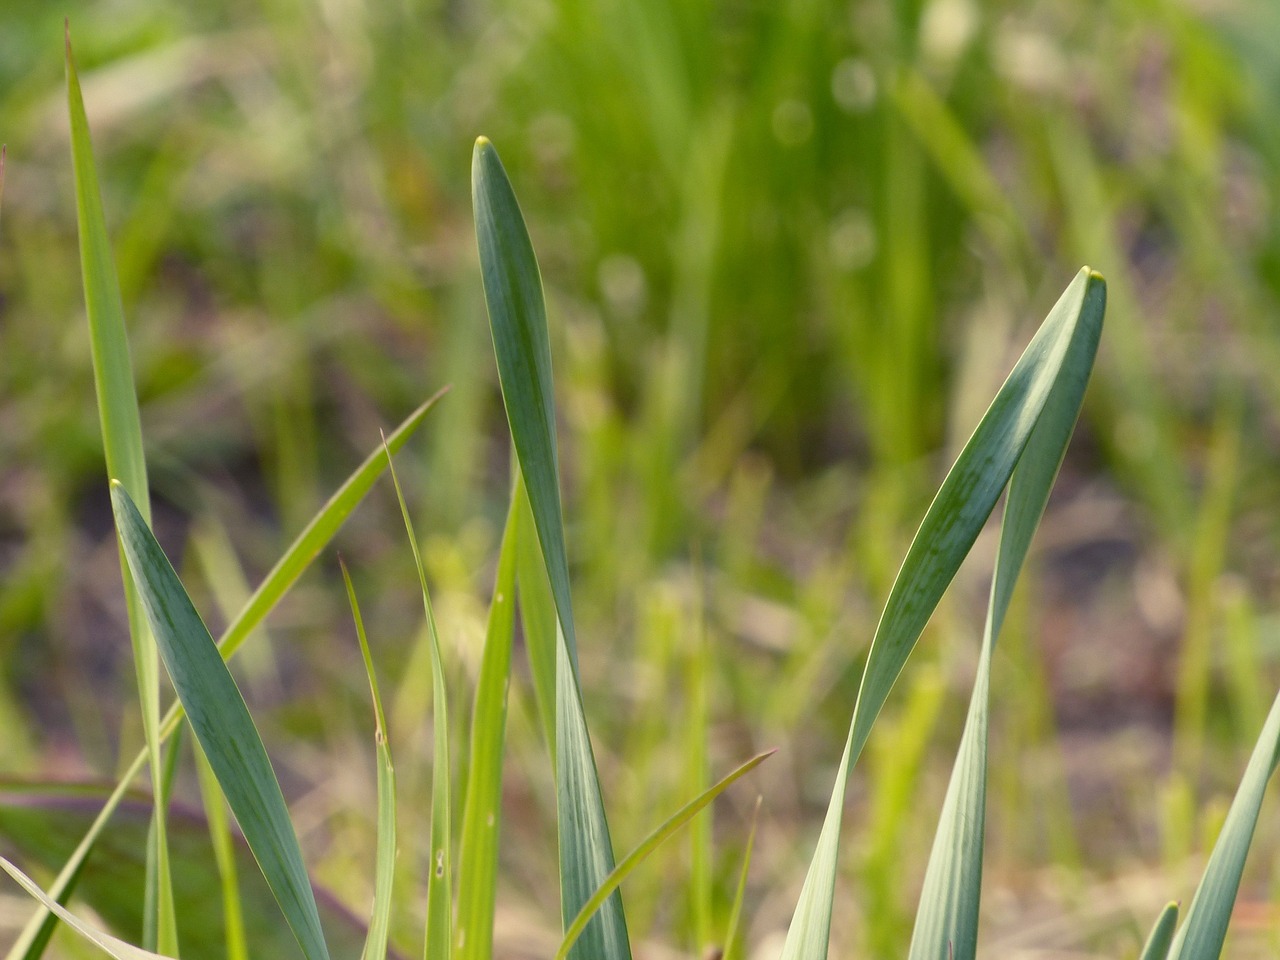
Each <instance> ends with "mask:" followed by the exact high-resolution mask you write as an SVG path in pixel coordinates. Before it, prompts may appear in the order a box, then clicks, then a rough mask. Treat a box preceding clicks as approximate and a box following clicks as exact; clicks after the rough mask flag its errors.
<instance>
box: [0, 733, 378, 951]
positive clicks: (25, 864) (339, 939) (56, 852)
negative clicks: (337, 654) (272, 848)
mask: <svg viewBox="0 0 1280 960" xmlns="http://www.w3.org/2000/svg"><path fill="white" fill-rule="evenodd" d="M196 746H197V747H198V744H196ZM197 769H199V767H197ZM209 776H210V777H212V774H211V773H210V774H209ZM110 793H111V787H110V786H109V785H104V784H102V783H51V782H48V781H39V780H37V781H13V780H9V779H6V778H0V838H3V846H4V847H6V848H7V849H8V850H11V851H12V852H13V853H14V854H15V856H14V857H13V859H14V861H15V862H16V863H17V864H18V866H19V867H21V869H23V870H24V871H26V872H27V873H34V872H35V870H36V869H37V868H39V869H40V870H42V871H50V872H52V871H56V870H57V869H58V868H59V867H60V866H61V865H62V864H64V863H65V862H66V861H67V858H68V857H69V856H70V855H71V854H72V852H73V851H74V850H75V848H76V845H77V844H78V843H79V842H80V841H81V838H82V837H83V836H84V834H85V831H86V828H87V827H88V826H89V824H90V823H91V822H92V821H93V820H94V817H95V816H96V815H98V814H99V812H100V811H101V809H102V805H103V801H104V800H105V799H106V798H107V796H108V795H109V794H110ZM217 796H218V797H219V800H218V803H219V804H220V805H221V804H222V803H223V801H222V800H221V799H220V798H221V792H219V793H218V794H217ZM209 805H210V806H212V804H209ZM151 808H152V802H151V797H150V795H148V794H143V793H139V792H136V791H132V792H130V793H129V794H128V795H127V796H126V797H125V798H124V800H123V801H122V802H121V803H120V806H119V809H118V810H117V811H116V813H115V816H114V817H113V818H112V822H111V826H110V829H108V830H106V831H104V833H103V836H102V838H101V840H100V842H99V843H98V845H97V847H96V848H95V852H94V855H93V856H92V857H91V858H90V860H89V863H88V865H87V866H86V868H85V870H84V871H83V873H82V874H81V876H80V880H79V883H78V884H77V885H76V888H75V895H76V898H77V900H79V902H81V903H83V904H85V906H86V907H89V908H91V909H92V910H93V913H94V914H95V915H96V916H97V917H99V918H101V920H102V921H103V923H104V924H105V928H106V929H107V930H109V931H110V932H111V933H112V934H114V935H115V936H117V937H120V938H121V939H124V940H127V941H128V942H130V943H134V944H137V943H140V941H141V937H142V900H143V896H144V892H145V889H146V875H145V871H146V864H145V861H144V856H143V852H144V847H145V845H146V841H147V833H148V832H149V830H150V821H151ZM220 816H221V819H222V821H223V822H224V823H226V822H227V821H228V820H229V817H227V816H226V815H225V813H222V812H221V811H220ZM168 825H169V849H170V857H171V860H172V863H173V894H174V903H175V905H176V907H177V911H176V912H177V915H178V933H179V939H180V940H181V942H182V949H183V953H184V955H185V956H189V957H193V958H194V957H223V956H226V957H227V960H235V956H234V954H230V953H229V952H228V950H227V945H228V937H227V926H226V923H225V918H224V909H225V906H224V909H219V905H220V903H221V902H222V900H223V897H224V895H225V884H224V881H223V879H222V877H221V870H222V868H221V866H219V867H218V868H217V869H213V867H212V866H211V865H213V864H215V863H217V862H218V856H219V855H218V852H217V850H216V848H215V847H214V844H213V840H212V834H213V832H214V831H213V828H212V827H211V825H210V822H209V819H208V818H207V817H206V816H205V815H203V814H202V812H201V811H199V810H197V809H196V808H194V807H192V806H189V805H187V804H184V803H182V802H181V801H175V802H173V803H171V804H170V809H169V823H168ZM227 839H228V846H229V850H228V851H227V852H228V855H229V856H230V857H231V864H232V870H233V871H234V873H235V876H236V880H237V886H238V887H239V891H240V897H239V899H240V911H239V912H240V920H241V922H242V924H243V928H244V940H245V942H246V943H251V944H253V956H254V957H270V958H279V960H292V958H298V960H301V958H302V951H301V950H299V949H298V943H297V940H296V939H295V938H294V936H293V934H292V933H291V932H290V930H289V927H288V925H287V924H285V923H283V922H281V919H280V908H279V907H277V906H276V904H275V900H274V899H273V898H272V896H271V889H270V887H268V886H267V882H266V880H265V879H264V878H263V876H262V871H261V870H259V869H258V865H257V863H256V862H255V861H254V859H253V854H252V852H251V851H250V850H249V847H248V845H247V844H246V843H245V841H244V838H243V837H242V836H241V835H240V833H239V831H237V830H236V829H235V828H234V825H231V827H230V829H229V830H228V833H227ZM315 889H316V903H317V905H318V906H319V908H320V922H321V923H322V924H323V925H324V930H325V938H326V940H327V942H328V944H329V949H330V952H331V953H332V955H333V956H335V957H341V958H355V957H358V956H359V955H360V950H361V948H362V947H363V945H364V942H365V939H366V937H367V933H368V928H367V926H366V924H365V923H364V922H363V920H362V919H361V918H359V917H357V916H356V915H355V914H353V913H352V912H351V911H350V910H348V909H347V908H346V907H345V906H344V905H343V904H342V903H341V902H340V901H339V900H338V899H337V897H335V896H334V894H333V893H332V892H331V891H328V890H326V889H324V888H323V887H316V888H315ZM33 903H34V901H33ZM40 910H41V911H42V912H43V911H44V910H45V908H44V907H43V905H41V906H40ZM389 953H390V954H391V956H392V957H396V956H397V954H396V952H395V949H394V945H393V946H392V948H391V949H390V950H389ZM244 955H247V953H246V954H244ZM242 956H243V955H242Z"/></svg>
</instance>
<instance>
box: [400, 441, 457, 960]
mask: <svg viewBox="0 0 1280 960" xmlns="http://www.w3.org/2000/svg"><path fill="white" fill-rule="evenodd" d="M387 469H389V470H390V471H391V482H392V483H393V484H394V485H395V488H396V500H397V501H398V502H399V504H400V516H401V518H402V519H403V520H404V529H405V533H406V534H407V535H408V537H409V546H410V547H411V548H412V550H413V562H414V565H415V566H416V568H417V571H418V586H419V587H420V588H421V590H422V608H423V612H424V613H425V614H426V618H427V639H428V641H429V643H430V650H431V708H432V716H431V727H432V730H431V733H432V751H431V862H430V870H429V872H428V874H427V929H426V941H427V948H426V960H448V957H449V956H450V953H451V951H452V950H453V861H452V856H451V850H450V847H449V835H450V830H451V828H452V824H453V818H452V814H451V812H450V810H451V805H450V793H451V787H452V784H451V781H450V776H451V767H450V764H449V710H448V704H447V701H446V700H445V688H444V664H443V662H442V661H441V658H440V633H439V631H438V630H437V629H436V614H435V609H434V608H433V606H432V604H431V591H430V590H429V589H428V588H427V568H426V566H425V565H424V564H423V562H422V551H420V550H419V549H418V536H417V534H415V533H414V532H413V520H412V518H411V517H410V516H409V505H408V504H407V503H405V499H404V491H403V490H402V489H401V488H400V480H399V478H398V477H397V476H396V468H395V464H393V463H391V453H390V451H388V452H387Z"/></svg>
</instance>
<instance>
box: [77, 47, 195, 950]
mask: <svg viewBox="0 0 1280 960" xmlns="http://www.w3.org/2000/svg"><path fill="white" fill-rule="evenodd" d="M66 70H67V109H68V113H69V116H70V123H71V165H72V169H73V171H74V174H75V191H76V220H77V222H78V224H79V228H80V267H81V274H82V277H83V281H84V301H85V312H86V314H87V316H88V319H89V343H90V348H91V353H92V357H93V383H94V389H95V391H96V394H97V400H98V418H99V421H100V425H101V429H102V447H103V452H104V453H105V455H106V462H107V476H108V477H114V478H115V479H116V480H118V481H119V482H120V483H121V484H122V485H123V486H124V488H125V489H126V490H127V491H128V492H129V495H130V496H131V497H132V498H133V500H134V502H135V503H137V504H139V505H140V506H139V511H140V512H141V515H142V517H143V519H144V521H145V522H147V523H148V524H149V523H150V522H151V506H150V495H149V492H148V488H147V464H146V459H145V457H144V454H143V446H142V420H141V417H140V415H139V413H138V397H137V393H136V392H135V390H134V386H133V363H132V361H131V360H130V357H129V339H128V333H127V331H126V328H125V320H124V306H123V303H122V301H121V297H120V284H119V281H118V279H117V276H116V268H115V262H114V260H113V258H112V256H111V241H110V239H109V238H108V236H107V225H106V216H105V214H104V213H103V209H102V196H101V191H100V190H99V188H98V175H97V167H96V165H95V164H94V160H93V145H92V143H91V142H90V136H89V121H88V118H87V117H86V115H85V108H84V98H83V96H82V95H81V92H80V80H79V77H78V76H77V74H76V66H75V60H74V59H73V57H72V55H71V31H70V27H68V28H67V33H66ZM120 567H121V572H122V574H123V579H124V593H125V607H126V610H127V613H128V618H129V636H130V640H131V643H132V646H133V662H134V670H135V672H136V674H137V681H138V696H139V700H140V701H141V704H142V729H143V734H144V736H145V738H146V749H147V757H148V762H149V765H150V768H151V781H152V783H154V784H159V782H160V779H161V771H162V766H163V758H162V757H161V755H160V744H161V739H162V738H161V736H160V664H159V659H158V655H157V653H156V644H155V640H154V639H153V638H152V637H151V635H150V634H149V633H148V632H147V624H146V619H145V617H144V616H143V614H142V611H141V608H140V607H139V605H138V595H137V591H136V589H135V587H134V584H133V582H132V580H131V578H130V577H129V572H128V568H127V566H126V565H125V563H124V562H123V558H122V560H121V564H120ZM159 793H160V791H159V790H157V791H156V794H157V796H158V795H159ZM153 832H154V838H153V840H152V842H151V843H150V844H149V845H148V855H147V897H148V902H149V903H150V904H151V905H152V908H153V909H152V910H150V911H148V914H149V922H148V923H147V924H146V927H145V930H144V934H143V941H144V943H147V944H150V945H155V946H157V948H158V949H159V950H161V951H162V952H164V953H167V954H173V955H176V954H177V951H178V940H177V921H176V919H175V916H174V908H173V881H172V877H171V876H170V869H169V843H168V840H167V837H166V832H165V822H164V808H163V805H159V806H157V808H156V814H155V826H154V827H153Z"/></svg>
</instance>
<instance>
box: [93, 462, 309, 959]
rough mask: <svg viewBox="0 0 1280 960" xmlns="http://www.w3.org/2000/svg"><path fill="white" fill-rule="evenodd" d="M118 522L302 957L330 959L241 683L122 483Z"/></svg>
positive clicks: (169, 654)
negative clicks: (300, 949)
mask: <svg viewBox="0 0 1280 960" xmlns="http://www.w3.org/2000/svg"><path fill="white" fill-rule="evenodd" d="M111 505H112V507H113V509H114V511H115V515H116V527H117V529H118V531H119V532H120V538H121V541H122V542H123V543H124V550H125V556H126V557H127V558H128V561H129V568H130V570H132V571H133V575H134V578H135V580H136V581H137V583H138V587H139V592H140V595H141V598H142V603H143V607H144V609H145V610H146V614H147V620H148V622H149V623H150V624H151V629H152V631H153V632H154V634H155V636H156V641H157V645H158V646H159V648H160V653H161V656H162V657H163V658H164V662H165V666H166V667H167V668H168V671H169V676H170V677H171V678H172V680H173V686H174V689H175V690H176V691H177V693H178V698H179V700H180V701H181V702H182V705H183V707H184V708H185V709H186V712H187V718H188V720H189V721H190V723H191V729H192V730H193V731H194V732H195V735H196V739H198V740H199V741H200V746H201V748H202V749H203V750H204V752H205V756H206V757H207V758H208V760H209V765H210V766H211V767H213V772H214V773H215V775H216V776H217V778H218V785H219V786H220V787H221V788H222V792H223V794H225V796H226V798H227V803H228V805H229V806H230V807H231V812H232V813H234V814H235V817H236V821H237V823H239V825H240V830H241V831H242V832H243V833H244V836H245V840H246V841H247V842H248V844H249V848H250V849H251V850H252V851H253V854H254V856H255V857H256V858H257V861H258V865H259V866H260V867H261V868H262V874H263V876H264V877H266V879H267V883H268V884H269V885H270V887H271V891H272V893H273V894H274V895H275V897H276V901H277V902H278V903H279V904H280V909H281V911H282V912H283V913H284V915H285V919H286V920H287V921H288V923H289V926H290V927H291V928H292V930H293V933H294V936H296V937H297V938H298V944H299V945H300V946H301V947H302V952H303V954H304V955H305V956H306V957H307V960H328V958H329V951H328V949H327V947H326V946H325V940H324V933H323V931H322V930H321V929H320V916H319V911H318V909H317V907H316V901H315V896H314V895H313V894H312V892H311V882H310V880H309V879H308V877H307V871H306V868H305V867H304V866H303V863H302V851H301V850H300V849H299V847H298V838H297V835H296V834H295V833H294V831H293V824H292V823H291V822H290V820H289V811H288V808H287V807H286V806H285V802H284V796H283V794H282V793H281V792H280V784H279V782H278V781H277V780H276V776H275V772H274V771H273V770H272V769H271V762H270V760H268V759H267V752H266V750H265V749H264V748H263V746H262V740H261V738H260V737H259V736H258V731H257V729H256V728H255V727H254V725H253V720H252V719H251V718H250V716H249V710H248V708H247V707H246V706H245V703H244V699H243V698H242V697H241V696H240V691H239V690H238V689H237V688H236V684H235V681H234V680H233V679H232V678H231V672H230V671H229V670H228V669H227V665H226V663H225V662H224V661H223V659H222V657H221V656H219V653H218V648H217V646H216V645H215V644H214V642H213V638H212V637H211V636H210V635H209V631H208V629H206V628H205V625H204V623H203V622H202V621H201V620H200V616H199V614H197V613H196V610H195V607H193V606H192V605H191V599H190V598H189V597H188V596H187V592H186V590H184V589H183V587H182V584H181V582H179V580H178V575H177V574H176V573H174V571H173V567H172V566H170V564H169V561H168V559H167V558H166V557H165V555H164V552H163V551H162V550H161V549H160V545H159V544H158V543H156V541H155V537H153V536H152V535H151V531H150V530H149V529H148V527H147V525H146V523H145V522H144V521H143V519H142V516H141V514H139V513H138V509H137V507H135V506H134V504H133V501H132V500H130V499H129V495H128V493H126V492H125V491H124V488H123V487H121V486H120V485H119V484H113V485H112V488H111Z"/></svg>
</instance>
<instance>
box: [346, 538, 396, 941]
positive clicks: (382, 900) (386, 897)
mask: <svg viewBox="0 0 1280 960" xmlns="http://www.w3.org/2000/svg"><path fill="white" fill-rule="evenodd" d="M341 566H342V582H343V583H344V584H345V585H346V588H347V601H348V603H350V604H351V616H352V617H353V618H354V620H355V624H356V637H357V638H358V639H359V641H360V656H361V657H362V658H363V659H364V670H365V674H366V675H367V676H368V678H369V693H370V696H371V697H372V698H373V716H374V744H375V746H376V748H377V755H378V842H377V853H376V855H375V858H374V885H373V916H372V917H371V918H370V919H369V935H368V937H367V938H366V939H365V942H364V948H363V950H362V951H361V953H360V960H386V957H387V938H388V931H389V930H390V927H391V888H392V882H393V881H394V879H395V866H396V773H395V767H393V766H392V764H391V745H390V743H389V742H388V740H387V718H386V715H385V714H384V713H383V710H382V697H381V695H379V693H378V677H377V674H376V673H375V672H374V669H373V655H372V654H371V653H370V652H369V638H368V637H367V636H366V635H365V630H364V618H362V617H361V616H360V604H359V602H357V600H356V590H355V587H354V586H352V584H351V574H349V573H348V572H347V565H346V564H345V563H342V564H341Z"/></svg>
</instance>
